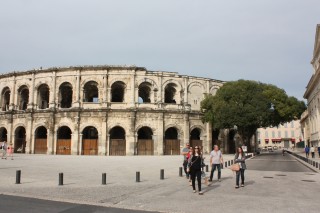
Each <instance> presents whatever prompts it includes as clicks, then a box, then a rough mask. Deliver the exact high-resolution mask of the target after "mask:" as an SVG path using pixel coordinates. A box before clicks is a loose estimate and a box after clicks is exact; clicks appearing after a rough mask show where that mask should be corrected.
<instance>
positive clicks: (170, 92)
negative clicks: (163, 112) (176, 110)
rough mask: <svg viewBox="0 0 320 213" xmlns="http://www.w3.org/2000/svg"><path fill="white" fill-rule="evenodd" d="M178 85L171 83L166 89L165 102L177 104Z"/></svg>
mask: <svg viewBox="0 0 320 213" xmlns="http://www.w3.org/2000/svg"><path fill="white" fill-rule="evenodd" d="M176 87H177V85H176V84H174V83H169V84H167V86H166V87H165V89H164V102H165V103H169V104H175V103H176V95H177V89H176Z"/></svg>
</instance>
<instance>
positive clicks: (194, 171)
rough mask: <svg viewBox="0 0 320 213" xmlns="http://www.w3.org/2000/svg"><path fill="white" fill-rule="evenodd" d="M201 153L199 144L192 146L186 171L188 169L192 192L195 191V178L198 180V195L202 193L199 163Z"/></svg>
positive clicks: (200, 161) (200, 162)
mask: <svg viewBox="0 0 320 213" xmlns="http://www.w3.org/2000/svg"><path fill="white" fill-rule="evenodd" d="M202 160H203V159H202V155H201V150H200V148H199V146H195V147H194V148H193V153H192V156H190V158H189V161H188V171H190V175H191V181H192V188H193V192H194V193H196V178H197V182H198V190H199V195H202V194H203V192H202V191H201V164H202Z"/></svg>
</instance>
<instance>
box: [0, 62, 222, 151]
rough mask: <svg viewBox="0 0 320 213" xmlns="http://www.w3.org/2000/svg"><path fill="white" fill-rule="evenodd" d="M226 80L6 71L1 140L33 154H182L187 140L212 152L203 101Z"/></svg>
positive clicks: (120, 69) (131, 69) (117, 69)
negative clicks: (201, 106) (203, 117)
mask: <svg viewBox="0 0 320 213" xmlns="http://www.w3.org/2000/svg"><path fill="white" fill-rule="evenodd" d="M222 84H223V82H222V81H218V80H213V79H208V78H200V77H193V76H185V75H179V74H177V73H175V72H161V71H148V70H146V69H145V68H143V67H135V66H91V67H89V66H88V67H69V68H50V69H46V70H31V71H25V72H12V73H8V74H3V75H1V76H0V91H1V109H0V118H1V119H0V141H4V140H6V141H8V143H12V144H13V146H14V150H15V152H22V153H32V154H33V153H34V154H37V153H42V154H72V155H163V154H179V150H177V149H180V148H181V147H182V146H184V144H186V143H189V142H191V143H194V144H201V145H202V146H203V147H204V151H205V152H209V151H210V149H211V147H212V134H213V130H212V128H211V127H210V125H209V124H206V123H202V121H201V116H202V113H201V111H200V102H201V100H202V99H203V98H204V95H205V94H208V93H211V94H215V92H216V90H217V89H218V88H219V87H221V86H222Z"/></svg>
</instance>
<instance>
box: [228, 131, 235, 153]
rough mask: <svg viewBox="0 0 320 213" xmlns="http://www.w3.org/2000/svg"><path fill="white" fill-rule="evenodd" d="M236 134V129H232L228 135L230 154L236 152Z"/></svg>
mask: <svg viewBox="0 0 320 213" xmlns="http://www.w3.org/2000/svg"><path fill="white" fill-rule="evenodd" d="M235 135H236V131H235V130H233V129H231V130H230V131H229V136H228V145H229V152H228V153H229V154H234V153H235V152H236V142H235Z"/></svg>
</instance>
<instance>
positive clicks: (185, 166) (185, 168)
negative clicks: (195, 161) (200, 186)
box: [182, 160, 189, 178]
mask: <svg viewBox="0 0 320 213" xmlns="http://www.w3.org/2000/svg"><path fill="white" fill-rule="evenodd" d="M182 165H183V169H184V173H186V177H187V178H189V172H187V166H188V161H186V160H185V161H183V164H182Z"/></svg>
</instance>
